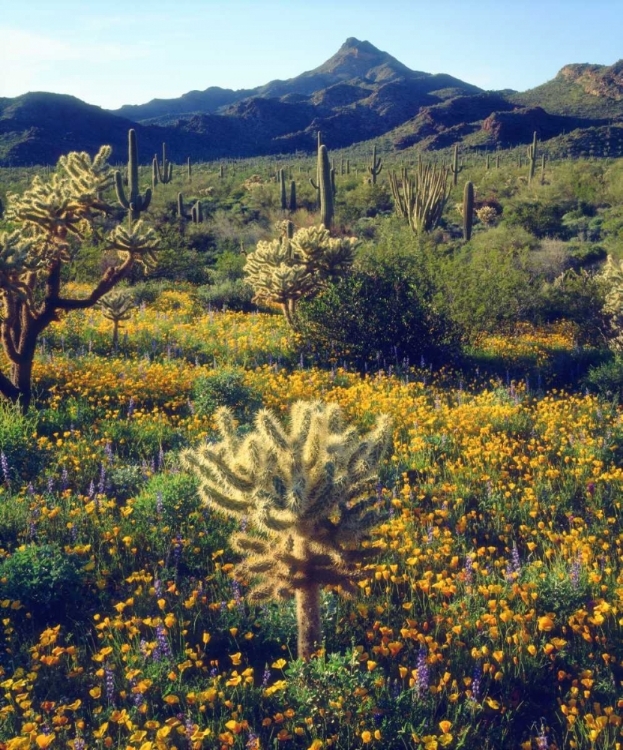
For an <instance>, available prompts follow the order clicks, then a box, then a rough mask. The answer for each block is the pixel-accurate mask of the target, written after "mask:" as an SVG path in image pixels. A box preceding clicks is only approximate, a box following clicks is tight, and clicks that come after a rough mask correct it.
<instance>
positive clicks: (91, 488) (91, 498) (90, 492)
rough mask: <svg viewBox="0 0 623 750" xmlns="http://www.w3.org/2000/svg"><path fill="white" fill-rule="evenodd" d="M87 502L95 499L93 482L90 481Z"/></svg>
mask: <svg viewBox="0 0 623 750" xmlns="http://www.w3.org/2000/svg"><path fill="white" fill-rule="evenodd" d="M88 497H89V500H93V498H94V497H95V482H94V481H93V480H92V479H91V484H90V485H89V493H88Z"/></svg>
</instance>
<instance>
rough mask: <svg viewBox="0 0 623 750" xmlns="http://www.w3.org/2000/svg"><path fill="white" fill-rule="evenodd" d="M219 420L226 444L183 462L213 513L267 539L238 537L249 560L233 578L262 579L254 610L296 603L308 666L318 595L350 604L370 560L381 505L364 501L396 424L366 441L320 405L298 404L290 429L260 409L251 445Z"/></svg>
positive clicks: (381, 424) (316, 636) (385, 422)
mask: <svg viewBox="0 0 623 750" xmlns="http://www.w3.org/2000/svg"><path fill="white" fill-rule="evenodd" d="M216 420H217V424H218V428H219V431H220V433H221V438H222V439H221V441H220V442H219V443H217V444H215V445H204V446H202V447H201V448H198V449H197V450H194V451H193V450H189V451H186V452H185V453H184V454H182V460H183V463H184V464H185V465H186V467H187V468H190V469H192V471H194V472H195V473H196V475H197V476H198V478H199V482H200V485H199V492H200V495H201V498H202V500H203V501H204V502H205V503H206V504H207V505H208V506H209V507H211V508H214V509H215V510H219V511H222V512H223V513H225V514H226V515H229V516H233V517H234V518H238V519H240V520H242V519H245V520H246V521H248V522H249V523H251V524H252V525H253V526H254V527H255V528H256V529H257V531H258V532H260V534H261V536H257V535H255V534H249V533H246V532H238V533H235V534H234V535H233V536H232V538H231V543H232V547H233V548H234V549H235V550H236V551H238V552H240V553H241V554H242V555H243V556H244V560H243V561H242V562H241V563H239V564H238V565H237V566H236V568H235V573H236V574H237V575H238V576H241V577H243V578H256V579H258V580H255V581H254V582H253V584H252V587H251V589H250V591H249V599H250V600H251V601H263V600H268V599H283V598H290V597H292V596H294V597H295V598H296V605H297V622H298V653H299V657H300V658H302V659H309V657H310V656H311V654H312V653H313V651H314V649H315V648H317V647H318V645H319V644H320V640H321V621H320V590H321V588H322V587H323V586H336V587H338V590H339V591H340V592H341V593H343V594H344V595H346V596H348V595H352V594H353V593H354V592H355V591H356V581H357V580H358V579H359V578H360V577H361V576H362V572H361V571H360V569H359V568H358V567H357V563H359V562H361V561H363V560H364V559H366V558H367V557H368V555H369V554H370V550H363V549H361V541H362V539H363V538H364V537H365V536H366V535H367V534H368V532H369V531H370V529H371V527H372V526H373V525H374V524H375V523H376V522H377V520H378V516H377V513H376V511H375V510H374V504H375V502H376V498H375V497H374V495H372V496H370V495H368V497H367V498H365V499H362V496H364V495H365V494H366V492H367V490H369V489H370V486H371V483H372V481H373V479H374V478H375V475H376V471H377V467H378V464H379V462H380V460H381V458H382V456H383V454H384V452H385V450H386V448H387V447H388V445H389V442H390V437H391V429H390V421H389V418H388V417H386V416H382V417H380V418H379V420H378V422H377V426H376V428H375V429H374V430H372V431H371V432H369V433H368V434H367V435H364V436H363V437H360V436H359V435H358V434H357V431H356V430H355V428H354V427H352V426H350V427H349V426H347V425H346V423H345V421H344V417H343V415H342V412H341V409H340V407H339V406H337V405H336V404H323V403H321V402H319V401H312V402H305V401H298V402H297V403H295V404H294V405H293V406H292V408H291V412H290V419H289V425H288V426H283V425H282V424H280V422H279V420H278V419H277V417H276V416H275V415H274V414H273V413H272V412H271V411H269V410H262V411H260V412H259V413H258V414H257V416H256V419H255V430H254V431H253V432H251V433H250V434H248V435H247V436H246V437H244V438H240V437H239V436H238V434H237V432H236V426H235V423H234V419H233V415H232V413H231V412H230V411H229V410H228V409H226V408H223V409H220V410H219V411H218V412H217V413H216Z"/></svg>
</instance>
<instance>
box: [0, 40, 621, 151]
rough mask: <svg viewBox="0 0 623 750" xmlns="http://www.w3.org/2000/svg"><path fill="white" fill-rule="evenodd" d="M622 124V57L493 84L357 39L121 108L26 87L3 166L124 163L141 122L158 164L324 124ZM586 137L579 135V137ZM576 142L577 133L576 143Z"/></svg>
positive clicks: (301, 140) (386, 129) (374, 133)
mask: <svg viewBox="0 0 623 750" xmlns="http://www.w3.org/2000/svg"><path fill="white" fill-rule="evenodd" d="M619 121H621V123H622V124H623V61H620V62H618V63H615V64H614V65H611V66H600V65H588V64H586V65H567V66H565V67H564V68H563V69H562V70H561V71H560V72H559V73H558V75H557V76H556V77H555V78H554V79H553V80H552V81H549V82H547V83H545V84H543V85H542V86H539V87H537V88H535V89H532V90H530V91H526V92H523V93H518V92H515V91H512V90H504V91H498V92H484V91H482V90H481V89H479V88H478V87H477V86H473V85H471V84H469V83H466V82H464V81H461V80H459V79H458V78H454V77H453V76H450V75H446V74H431V73H425V72H422V71H414V70H411V69H410V68H408V67H406V66H405V65H403V64H402V63H401V62H399V61H398V60H396V59H395V58H394V57H392V56H391V55H390V54H388V53H387V52H382V51H381V50H378V49H377V48H376V47H375V46H374V45H372V44H370V42H366V41H359V40H357V39H355V38H353V37H351V38H349V39H347V40H346V42H345V43H344V44H343V45H342V46H341V47H340V49H339V50H338V51H337V52H336V53H335V54H334V55H333V56H332V57H331V58H329V59H328V60H327V61H326V62H325V63H323V64H322V65H320V66H319V67H317V68H315V69H314V70H310V71H307V72H305V73H302V74H301V75H299V76H296V77H294V78H290V79H288V80H275V81H271V82H270V83H267V84H265V85H263V86H258V87H257V88H254V89H241V90H238V91H233V90H230V89H222V88H218V87H210V88H208V89H206V90H205V91H190V92H188V93H187V94H184V95H183V96H181V97H179V98H177V99H154V100H152V101H150V102H148V103H146V104H141V105H126V106H124V107H121V108H120V109H118V110H115V111H114V112H111V111H107V110H104V109H101V108H100V107H95V106H92V105H89V104H86V103H85V102H82V101H81V100H79V99H76V98H75V97H71V96H64V95H59V94H51V93H29V94H24V95H23V96H19V97H16V98H14V99H0V165H1V166H11V165H16V166H17V165H23V164H32V163H54V162H56V160H57V159H58V157H59V156H60V155H61V154H63V153H66V152H67V151H70V150H80V151H89V152H91V153H92V152H94V151H95V150H96V149H97V148H98V146H100V145H101V144H102V143H109V144H110V145H111V146H113V149H114V151H113V160H115V161H125V159H126V154H127V131H128V129H129V128H130V127H135V129H136V131H137V136H138V140H139V156H140V160H141V162H142V163H143V164H147V163H149V161H150V160H151V157H152V155H153V153H154V152H159V151H160V148H161V144H162V142H163V141H166V143H167V145H168V148H169V154H170V157H171V158H172V159H173V160H174V161H177V162H182V161H183V160H185V159H186V157H187V156H188V155H190V156H191V157H192V158H193V159H196V160H211V159H217V158H224V157H246V156H255V155H266V154H277V153H291V152H294V151H305V152H313V151H314V149H315V145H316V136H317V132H318V130H320V131H322V133H323V139H324V141H325V142H326V143H327V145H328V146H329V147H330V148H346V147H349V146H352V145H354V144H357V143H359V142H361V141H366V140H370V139H374V138H378V137H380V136H383V137H384V138H385V139H386V141H387V140H389V142H390V143H392V144H393V147H394V148H395V149H397V150H401V149H405V148H409V147H412V146H415V145H417V146H418V148H420V149H441V148H446V147H448V146H451V145H452V144H453V143H456V142H461V141H462V142H465V143H466V144H468V145H472V146H476V147H481V148H491V147H497V146H500V147H509V146H514V145H517V144H518V143H527V142H529V141H530V140H531V139H532V133H533V132H534V130H536V131H537V133H538V135H539V139H540V140H542V141H543V140H547V139H549V138H555V137H558V136H560V135H561V134H563V133H567V134H569V133H572V132H574V133H575V132H576V131H577V132H579V133H581V134H582V133H584V134H585V135H583V136H581V137H580V138H579V140H582V142H584V140H586V138H589V139H590V134H591V133H592V132H595V133H597V129H600V131H599V132H600V133H601V135H600V136H599V137H600V138H601V139H602V140H603V138H605V137H606V136H604V135H603V133H602V132H601V131H602V130H603V128H604V127H606V126H608V125H612V124H613V123H614V124H615V125H616V123H617V122H619ZM574 138H575V141H578V136H577V134H576V136H575V137H574ZM572 140H573V139H572Z"/></svg>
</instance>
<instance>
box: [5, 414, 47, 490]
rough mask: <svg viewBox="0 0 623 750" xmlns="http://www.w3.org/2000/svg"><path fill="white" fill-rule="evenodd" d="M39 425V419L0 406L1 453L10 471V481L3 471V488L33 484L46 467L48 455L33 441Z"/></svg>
mask: <svg viewBox="0 0 623 750" xmlns="http://www.w3.org/2000/svg"><path fill="white" fill-rule="evenodd" d="M37 422H38V418H37V416H36V415H30V414H28V415H24V414H22V412H21V410H20V409H19V408H18V407H17V406H16V405H14V404H9V403H4V402H0V453H3V454H4V456H5V459H6V463H5V467H6V468H8V477H7V476H4V469H3V468H2V467H0V484H1V483H5V484H6V483H7V480H8V483H12V482H14V481H21V482H27V481H30V480H33V479H34V478H35V477H36V476H37V473H38V472H39V471H41V469H42V468H43V467H44V465H45V462H46V460H47V458H48V455H47V451H45V450H43V449H40V448H39V447H38V446H37V444H36V442H35V441H34V440H33V434H34V433H35V432H36V431H37Z"/></svg>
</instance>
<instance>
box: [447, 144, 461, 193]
mask: <svg viewBox="0 0 623 750" xmlns="http://www.w3.org/2000/svg"><path fill="white" fill-rule="evenodd" d="M462 171H463V167H462V166H460V165H459V144H458V143H455V144H454V151H453V152H452V162H451V163H450V173H451V174H452V184H453V185H454V186H456V185H457V183H458V181H459V174H460V173H461V172H462Z"/></svg>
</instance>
